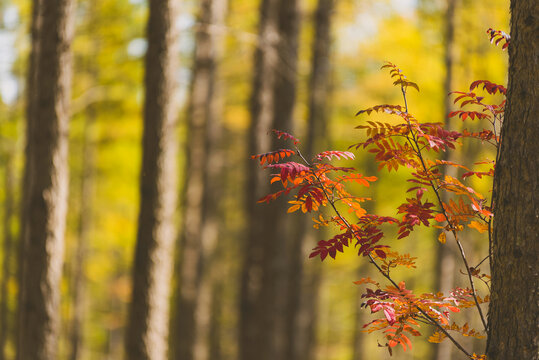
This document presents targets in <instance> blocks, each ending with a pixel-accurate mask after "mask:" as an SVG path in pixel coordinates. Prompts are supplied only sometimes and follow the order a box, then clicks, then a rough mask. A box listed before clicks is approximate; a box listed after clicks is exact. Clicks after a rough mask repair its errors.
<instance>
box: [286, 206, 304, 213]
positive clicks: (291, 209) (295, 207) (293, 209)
mask: <svg viewBox="0 0 539 360" xmlns="http://www.w3.org/2000/svg"><path fill="white" fill-rule="evenodd" d="M300 207H301V205H300V204H296V205H292V206H290V207H289V208H288V211H287V213H293V212H294V211H296V210H298V209H299V208H300Z"/></svg>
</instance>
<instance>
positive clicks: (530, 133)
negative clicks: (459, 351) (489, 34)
mask: <svg viewBox="0 0 539 360" xmlns="http://www.w3.org/2000/svg"><path fill="white" fill-rule="evenodd" d="M538 31H539V3H538V2H537V1H535V0H525V1H515V0H513V1H511V44H510V45H509V82H508V89H507V104H506V110H505V118H504V123H503V127H502V130H501V138H502V143H501V150H500V156H499V160H498V163H497V166H496V175H495V181H494V195H493V197H494V208H495V217H494V219H495V221H494V234H493V241H492V255H491V256H492V259H491V272H492V295H491V302H490V307H489V328H488V343H487V356H488V359H489V360H502V359H522V360H532V359H539V301H538V297H537V296H538V294H539V271H538V269H537V259H538V258H539V241H538V240H539V239H538V234H539V192H538V191H537V190H538V189H539V179H538V176H537V174H539V161H538V159H539V157H538V156H537V154H539V142H538V141H537V139H538V138H539V119H538V118H537V117H538V114H539V101H538V98H539V85H538V84H539V72H538V71H537V64H538V63H539V47H538V46H537V33H538Z"/></svg>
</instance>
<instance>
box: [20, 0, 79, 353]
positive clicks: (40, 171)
mask: <svg viewBox="0 0 539 360" xmlns="http://www.w3.org/2000/svg"><path fill="white" fill-rule="evenodd" d="M74 5H75V3H74V1H72V0H51V1H42V2H41V1H34V3H33V6H34V16H33V19H32V21H33V24H32V38H33V41H32V56H31V60H30V66H29V75H28V76H29V81H28V84H29V86H31V88H30V89H29V92H28V107H29V110H28V114H27V145H26V146H27V147H26V166H25V175H24V188H23V193H24V194H23V199H24V202H25V203H24V204H23V211H24V215H23V218H22V220H23V221H22V243H21V260H22V266H21V276H20V282H21V283H20V289H21V295H20V301H19V307H20V310H19V319H18V321H19V324H18V340H17V345H18V346H17V358H18V359H20V360H30V359H32V360H41V359H43V360H45V359H50V360H52V359H56V358H57V345H58V335H59V304H60V278H61V273H62V263H63V253H64V230H65V216H66V210H67V191H68V173H67V150H68V149H67V145H68V144H67V130H68V118H69V107H68V105H69V99H70V86H71V53H70V45H71V40H72V36H73V15H74Z"/></svg>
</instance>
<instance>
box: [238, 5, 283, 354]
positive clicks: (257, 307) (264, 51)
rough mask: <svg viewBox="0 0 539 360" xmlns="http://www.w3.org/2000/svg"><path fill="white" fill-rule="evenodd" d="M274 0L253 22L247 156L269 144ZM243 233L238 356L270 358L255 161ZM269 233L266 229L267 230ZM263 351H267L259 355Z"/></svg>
mask: <svg viewBox="0 0 539 360" xmlns="http://www.w3.org/2000/svg"><path fill="white" fill-rule="evenodd" d="M277 5H278V0H262V1H261V4H260V15H259V16H260V17H259V25H258V43H257V48H256V51H255V55H254V69H253V85H252V93H251V104H250V105H251V109H250V111H251V124H250V127H249V133H248V142H249V146H248V152H249V155H252V154H258V153H264V152H267V151H269V149H270V147H271V138H270V137H269V136H268V134H267V133H268V131H269V130H271V127H272V121H273V104H274V99H273V86H274V83H275V74H274V69H273V66H275V64H276V62H277V59H278V54H277V48H276V44H275V42H276V38H277V36H278V33H277ZM247 169H248V170H247V174H248V178H247V196H246V201H247V203H246V215H247V224H248V225H247V226H248V229H247V237H246V239H245V246H244V263H243V267H242V270H241V271H242V272H241V288H240V319H239V338H238V340H239V359H240V360H250V359H255V358H257V356H259V355H260V354H262V356H263V358H260V359H261V360H262V359H265V357H264V356H266V357H268V358H271V356H270V354H271V353H270V354H268V353H269V351H270V350H269V346H268V345H266V344H267V342H269V341H270V339H268V338H265V332H266V331H268V330H269V325H270V324H268V323H267V319H264V318H263V316H264V312H265V311H268V309H264V308H262V306H261V305H262V304H261V291H262V286H263V267H264V262H263V260H264V242H265V238H264V236H267V235H265V234H264V232H265V231H267V225H266V226H264V224H265V223H267V222H270V221H271V222H273V216H274V212H272V208H274V207H275V206H274V204H271V205H270V206H259V205H258V204H256V201H257V200H258V199H259V198H260V197H262V196H263V195H264V194H265V193H267V192H268V191H269V186H268V185H267V172H262V171H260V169H259V168H258V166H257V164H256V163H255V162H254V161H249V162H248V164H247ZM269 235H270V236H271V233H270V234H269ZM263 354H266V355H263Z"/></svg>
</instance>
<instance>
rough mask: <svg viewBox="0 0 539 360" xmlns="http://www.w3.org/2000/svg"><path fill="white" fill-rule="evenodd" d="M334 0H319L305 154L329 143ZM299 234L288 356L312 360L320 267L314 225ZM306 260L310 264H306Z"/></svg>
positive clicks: (303, 224) (304, 224)
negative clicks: (314, 257)
mask: <svg viewBox="0 0 539 360" xmlns="http://www.w3.org/2000/svg"><path fill="white" fill-rule="evenodd" d="M333 8H334V0H319V1H318V4H317V7H316V10H315V13H314V38H313V43H312V55H311V74H310V79H309V89H310V92H309V111H308V119H307V136H306V144H305V152H306V154H307V156H308V157H309V158H310V157H311V156H312V155H313V153H314V152H318V151H320V152H321V151H324V150H325V147H326V146H327V145H328V142H329V135H328V133H327V122H328V95H329V90H330V86H329V82H330V50H331V49H330V47H331V17H332V14H333ZM296 223H298V224H299V226H298V230H299V233H298V234H296V235H295V236H294V237H293V238H292V239H291V246H290V270H289V285H288V305H287V307H288V309H287V328H286V329H287V335H286V337H287V339H288V343H287V353H286V358H287V359H290V360H293V359H294V360H302V359H305V360H308V359H312V358H314V354H315V352H316V329H317V323H316V322H317V316H316V314H317V310H318V309H317V308H318V298H319V294H318V290H319V285H320V284H319V282H320V264H319V262H317V261H312V260H308V253H309V250H310V249H311V248H312V247H313V244H314V243H315V240H314V239H315V236H320V232H318V233H317V234H316V235H315V234H314V231H313V227H312V222H311V220H310V219H309V218H306V217H303V216H302V217H301V218H300V219H298V221H297V222H296ZM305 261H308V263H307V264H305V265H304V263H305Z"/></svg>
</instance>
